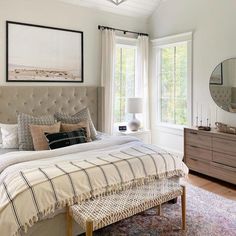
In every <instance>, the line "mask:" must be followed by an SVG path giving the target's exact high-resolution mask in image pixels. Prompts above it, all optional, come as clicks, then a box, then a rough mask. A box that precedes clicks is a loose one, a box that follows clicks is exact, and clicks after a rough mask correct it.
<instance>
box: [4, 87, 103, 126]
mask: <svg viewBox="0 0 236 236" xmlns="http://www.w3.org/2000/svg"><path fill="white" fill-rule="evenodd" d="M100 96H101V93H100V92H99V88H98V87H83V86H80V87H78V86H77V87H71V86H57V87H55V86H50V87H49V86H1V87H0V122H1V123H15V122H16V114H17V112H24V113H27V114H32V115H45V114H54V113H55V112H64V113H69V114H74V113H76V112H78V111H79V110H81V109H82V108H84V107H86V106H87V107H88V108H89V110H90V113H91V116H92V120H93V122H94V125H95V126H96V127H98V126H99V122H100V121H99V117H101V114H99V113H98V112H100V109H98V104H100V103H101V101H99V100H100Z"/></svg>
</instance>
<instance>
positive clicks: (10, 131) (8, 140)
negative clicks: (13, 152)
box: [0, 124, 19, 148]
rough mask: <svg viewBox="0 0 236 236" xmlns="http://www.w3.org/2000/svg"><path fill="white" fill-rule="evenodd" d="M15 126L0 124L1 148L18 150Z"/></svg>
mask: <svg viewBox="0 0 236 236" xmlns="http://www.w3.org/2000/svg"><path fill="white" fill-rule="evenodd" d="M17 127H18V125H17V124H13V125H12V124H0V128H1V139H2V145H1V148H19V144H18V131H17Z"/></svg>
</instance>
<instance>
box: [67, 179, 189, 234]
mask: <svg viewBox="0 0 236 236" xmlns="http://www.w3.org/2000/svg"><path fill="white" fill-rule="evenodd" d="M178 196H181V205H182V230H186V188H185V186H181V185H179V184H171V185H168V184H167V185H166V186H164V187H163V185H161V186H160V184H159V182H152V183H149V184H147V185H143V186H139V187H135V188H130V189H128V190H124V191H121V192H119V193H116V194H112V195H107V196H103V197H98V198H95V199H90V200H88V201H85V202H82V203H80V204H76V205H73V206H71V207H68V211H67V235H68V236H72V227H73V225H72V222H73V219H74V220H75V222H77V223H78V224H79V225H80V226H81V227H82V228H83V229H84V230H85V232H86V236H92V235H93V231H95V230H97V229H100V228H103V227H105V226H108V225H110V224H113V223H116V222H118V221H120V220H123V219H126V218H128V217H131V216H133V215H135V214H138V213H140V212H143V211H145V210H148V209H150V208H153V207H156V206H157V207H158V209H157V212H158V214H159V215H160V214H161V204H163V203H165V202H168V201H170V200H172V199H175V198H177V197H178Z"/></svg>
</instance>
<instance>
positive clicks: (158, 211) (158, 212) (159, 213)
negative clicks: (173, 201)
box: [157, 204, 161, 216]
mask: <svg viewBox="0 0 236 236" xmlns="http://www.w3.org/2000/svg"><path fill="white" fill-rule="evenodd" d="M157 215H159V216H161V204H160V205H158V206H157Z"/></svg>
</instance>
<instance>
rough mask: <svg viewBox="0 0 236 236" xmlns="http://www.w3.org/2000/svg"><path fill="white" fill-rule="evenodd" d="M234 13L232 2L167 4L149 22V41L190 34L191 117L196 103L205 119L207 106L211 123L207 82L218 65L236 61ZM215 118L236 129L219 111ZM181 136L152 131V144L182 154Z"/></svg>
mask: <svg viewBox="0 0 236 236" xmlns="http://www.w3.org/2000/svg"><path fill="white" fill-rule="evenodd" d="M235 9H236V1H235V0H227V1H223V0H207V1H206V0H167V1H163V3H162V4H161V5H160V7H159V8H158V10H157V11H156V12H155V13H154V14H153V16H152V17H151V18H150V19H149V33H150V34H151V38H152V39H154V38H160V37H164V36H168V35H173V34H179V33H184V32H189V31H193V105H194V107H193V110H194V115H193V117H195V116H196V103H197V102H198V103H199V104H203V112H204V117H206V115H205V114H206V113H207V109H208V107H209V106H210V108H211V111H212V123H214V122H215V114H216V106H215V104H214V102H213V100H212V98H211V96H210V91H209V78H210V75H211V73H212V71H213V70H214V68H215V67H216V65H218V64H219V63H220V62H221V61H223V60H225V59H227V58H232V57H236V30H235V29H236V15H235ZM152 79H153V78H152ZM217 116H218V119H217V120H218V121H221V122H225V123H228V124H231V125H235V126H236V115H235V114H230V113H228V112H225V111H223V110H221V109H220V108H218V109H217ZM194 120H195V119H194ZM152 124H153V121H152ZM173 132H175V134H177V135H174V134H172V133H173ZM181 133H182V132H177V131H172V130H169V131H168V132H167V133H166V132H163V131H161V130H157V129H153V130H152V134H153V142H155V143H158V144H160V145H162V146H166V147H169V148H170V149H175V150H178V151H182V150H183V137H182V136H181Z"/></svg>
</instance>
